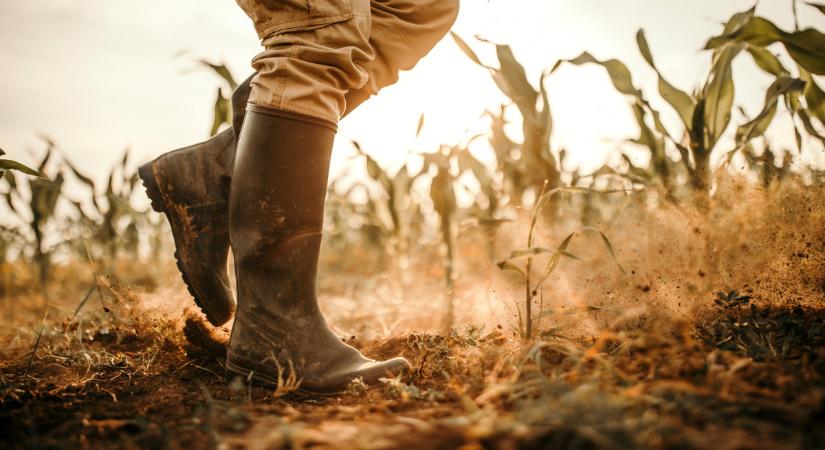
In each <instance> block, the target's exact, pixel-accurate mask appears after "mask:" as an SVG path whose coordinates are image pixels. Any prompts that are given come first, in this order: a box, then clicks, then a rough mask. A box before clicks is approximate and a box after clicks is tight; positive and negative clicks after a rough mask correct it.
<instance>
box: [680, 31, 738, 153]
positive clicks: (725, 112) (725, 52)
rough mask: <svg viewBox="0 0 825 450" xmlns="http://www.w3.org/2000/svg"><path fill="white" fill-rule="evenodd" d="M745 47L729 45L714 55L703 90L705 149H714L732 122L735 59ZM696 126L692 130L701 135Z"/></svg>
mask: <svg viewBox="0 0 825 450" xmlns="http://www.w3.org/2000/svg"><path fill="white" fill-rule="evenodd" d="M743 47H744V46H743V45H742V44H734V45H728V46H725V47H724V48H722V49H721V50H720V52H719V53H718V54H716V55H714V61H713V65H712V67H711V71H710V76H709V78H708V82H707V84H706V85H705V89H704V92H703V99H704V101H705V111H704V114H705V115H704V122H705V126H706V127H707V135H706V137H705V142H706V147H705V149H706V150H707V151H711V150H713V147H714V146H715V145H716V142H718V140H719V138H720V137H721V136H722V133H724V132H725V129H726V128H727V127H728V124H729V123H730V118H731V113H732V110H733V100H734V95H735V89H734V85H733V60H734V58H736V56H737V55H738V54H739V52H741V51H742V48H743ZM694 128H695V127H691V130H692V131H694V132H695V133H696V134H697V135H699V130H695V129H694Z"/></svg>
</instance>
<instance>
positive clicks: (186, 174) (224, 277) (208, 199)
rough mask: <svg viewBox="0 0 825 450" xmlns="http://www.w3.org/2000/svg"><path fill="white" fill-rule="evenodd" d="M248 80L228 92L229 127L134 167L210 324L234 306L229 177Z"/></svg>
mask: <svg viewBox="0 0 825 450" xmlns="http://www.w3.org/2000/svg"><path fill="white" fill-rule="evenodd" d="M251 79H252V77H249V78H248V79H246V81H244V82H243V83H241V84H240V86H239V87H238V89H237V90H236V91H235V92H234V94H233V95H232V110H233V126H232V128H231V129H227V130H224V131H223V132H221V133H219V134H218V135H216V136H215V137H213V138H212V139H209V140H208V141H206V142H201V143H199V144H195V145H192V146H189V147H185V148H182V149H179V150H175V151H172V152H169V153H166V154H164V155H161V156H160V157H159V158H157V159H155V160H154V161H151V162H149V163H146V164H144V165H143V166H141V167H140V168H139V169H138V175H139V176H140V179H141V180H142V181H143V185H144V186H145V187H146V194H147V196H148V197H149V200H150V201H151V204H152V209H154V210H155V211H157V212H159V213H163V214H164V215H166V218H167V220H168V221H169V225H170V228H171V229H172V236H173V238H174V240H175V260H176V262H177V265H178V269H179V270H180V273H181V277H182V278H183V281H184V283H185V284H186V287H187V288H188V289H189V293H190V294H192V297H193V298H194V299H195V304H197V305H198V306H199V307H200V308H201V310H202V311H203V313H204V315H206V318H207V320H209V322H210V323H212V324H213V325H215V326H220V325H223V324H224V323H226V322H228V321H229V319H230V318H232V313H233V312H234V310H235V299H234V297H233V295H232V289H231V288H230V286H229V275H228V273H227V256H228V255H229V182H230V179H231V177H232V167H233V165H234V160H235V145H236V142H237V137H238V134H239V133H240V129H241V124H242V123H243V118H244V114H245V112H246V110H245V108H246V102H247V99H248V98H249V91H250V81H251Z"/></svg>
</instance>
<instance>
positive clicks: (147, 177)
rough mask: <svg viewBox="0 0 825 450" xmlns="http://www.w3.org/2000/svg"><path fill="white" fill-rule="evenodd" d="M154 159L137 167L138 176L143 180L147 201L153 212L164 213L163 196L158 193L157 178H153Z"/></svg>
mask: <svg viewBox="0 0 825 450" xmlns="http://www.w3.org/2000/svg"><path fill="white" fill-rule="evenodd" d="M153 164H154V161H151V162H148V163H146V164H144V165H142V166H140V167H139V168H138V177H140V180H141V181H142V182H143V187H144V188H145V189H146V196H147V197H149V203H151V205H152V209H153V210H154V211H155V212H159V213H163V214H166V208H165V207H164V206H163V196H162V195H161V193H160V188H159V187H158V183H157V180H156V179H155V170H154V169H153V167H152V166H153Z"/></svg>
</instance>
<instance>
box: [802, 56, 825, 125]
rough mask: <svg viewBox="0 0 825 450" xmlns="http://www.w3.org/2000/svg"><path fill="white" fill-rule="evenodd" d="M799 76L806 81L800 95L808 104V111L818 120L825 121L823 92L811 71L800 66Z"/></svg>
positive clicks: (824, 93)
mask: <svg viewBox="0 0 825 450" xmlns="http://www.w3.org/2000/svg"><path fill="white" fill-rule="evenodd" d="M799 77H800V78H802V79H803V80H804V81H805V83H806V84H805V90H804V91H802V95H803V96H804V97H805V103H807V105H808V111H809V112H810V113H811V115H812V116H813V117H816V118H817V119H818V120H819V121H820V122H822V123H825V92H823V91H822V88H820V87H819V85H818V84H817V83H816V80H814V77H813V76H812V75H811V73H810V72H808V71H807V70H805V69H804V68H802V67H799Z"/></svg>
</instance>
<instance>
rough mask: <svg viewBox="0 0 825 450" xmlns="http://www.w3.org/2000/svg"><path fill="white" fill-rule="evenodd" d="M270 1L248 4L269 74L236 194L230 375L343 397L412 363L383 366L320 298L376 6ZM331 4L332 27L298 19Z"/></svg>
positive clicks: (252, 116)
mask: <svg viewBox="0 0 825 450" xmlns="http://www.w3.org/2000/svg"><path fill="white" fill-rule="evenodd" d="M270 3H271V2H268V1H264V0H258V1H254V2H250V3H247V4H244V3H242V6H243V7H244V9H245V11H246V12H247V13H248V14H249V15H250V17H252V18H253V20H255V22H256V28H257V29H258V32H259V34H260V35H261V37H262V38H263V44H264V46H265V49H266V50H265V51H264V52H263V53H261V54H260V55H258V56H257V57H256V58H255V59H254V60H253V66H254V67H255V68H256V69H258V75H257V76H256V77H255V78H254V79H253V80H252V84H251V85H252V91H251V93H250V97H249V101H250V103H249V106H248V107H247V111H246V117H245V119H244V123H243V127H242V129H241V133H240V138H239V140H238V148H237V155H236V158H235V165H234V166H235V167H234V171H233V174H232V181H231V187H230V195H229V238H230V243H231V247H232V252H233V254H234V256H235V272H236V275H237V282H238V308H237V312H236V313H235V320H234V323H233V326H232V334H231V336H230V339H229V346H228V350H227V356H226V370H227V376H228V377H229V376H238V377H241V378H242V379H246V380H251V381H254V382H257V383H261V384H266V385H277V384H279V378H283V377H284V376H286V375H285V374H284V371H286V372H292V371H294V374H295V375H296V376H297V377H298V378H299V379H300V380H301V388H302V389H305V390H309V391H315V392H337V391H341V390H344V389H346V387H347V386H348V385H349V383H350V382H352V381H353V380H355V379H361V380H362V381H363V382H364V383H368V384H369V383H374V382H377V381H378V379H379V378H381V377H387V376H389V377H392V376H396V375H398V374H399V373H401V372H404V371H407V370H409V364H408V363H407V361H406V360H405V359H403V358H394V359H391V360H389V361H383V362H379V361H374V360H371V359H368V358H366V357H364V356H363V355H361V353H360V352H359V351H358V350H356V349H354V348H353V347H351V346H349V345H347V344H345V343H344V342H342V341H341V340H340V339H339V338H338V337H336V336H335V334H334V333H333V332H332V331H331V330H330V329H329V327H328V326H327V323H326V321H325V319H324V317H323V315H322V314H321V311H320V309H319V307H318V301H317V297H316V286H315V278H316V274H317V268H318V256H319V252H320V247H321V236H322V231H323V223H324V200H325V197H326V191H327V181H328V180H327V177H328V173H329V162H330V155H331V152H332V144H333V140H334V137H335V132H336V130H337V122H338V120H339V119H340V117H341V116H342V115H343V113H344V110H345V109H346V104H345V95H346V93H347V92H348V91H350V90H352V89H358V88H360V87H362V86H363V85H364V84H365V83H366V81H367V73H366V71H365V70H364V68H363V67H364V66H365V65H366V64H367V63H368V62H369V61H370V60H371V59H372V56H373V53H372V47H371V46H370V44H369V38H368V36H369V33H370V11H369V1H368V0H351V6H352V7H351V8H349V3H350V2H349V1H342V0H312V2H311V3H309V4H305V3H301V4H295V5H287V4H285V3H280V2H278V3H274V4H273V5H275V6H270ZM307 5H308V6H307ZM324 8H328V9H326V14H328V18H329V20H328V21H324V19H323V18H320V19H317V21H312V22H310V21H311V20H312V19H311V18H307V19H306V20H305V21H304V22H301V21H300V20H297V19H296V20H294V21H292V20H290V19H291V18H292V17H307V16H304V15H302V14H300V13H301V12H303V11H306V12H307V13H310V16H309V17H312V16H311V13H312V12H313V11H316V12H317V11H318V10H323V9H324ZM292 12H295V15H294V16H293V15H292V14H291V13H292ZM261 17H266V20H260V19H261ZM273 33H274V34H273Z"/></svg>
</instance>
